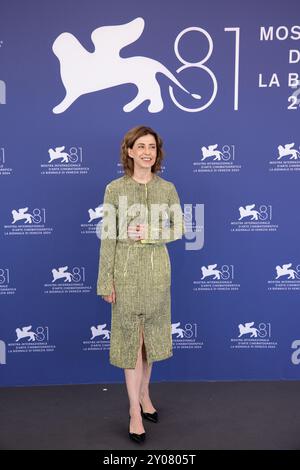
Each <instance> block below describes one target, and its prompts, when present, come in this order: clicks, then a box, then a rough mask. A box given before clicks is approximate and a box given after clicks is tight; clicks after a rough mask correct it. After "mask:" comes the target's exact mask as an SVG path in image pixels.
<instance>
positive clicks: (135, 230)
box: [127, 224, 146, 241]
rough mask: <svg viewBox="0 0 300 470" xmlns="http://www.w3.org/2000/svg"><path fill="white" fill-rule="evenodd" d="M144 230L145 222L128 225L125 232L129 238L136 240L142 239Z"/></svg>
mask: <svg viewBox="0 0 300 470" xmlns="http://www.w3.org/2000/svg"><path fill="white" fill-rule="evenodd" d="M145 231H146V225H145V224H136V225H128V229H127V234H128V236H129V238H132V239H133V240H135V241H138V240H144V238H145Z"/></svg>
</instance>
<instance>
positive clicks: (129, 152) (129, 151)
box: [127, 148, 133, 158]
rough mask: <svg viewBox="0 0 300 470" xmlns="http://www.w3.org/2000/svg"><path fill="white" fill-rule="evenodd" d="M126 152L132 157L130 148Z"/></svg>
mask: <svg viewBox="0 0 300 470" xmlns="http://www.w3.org/2000/svg"><path fill="white" fill-rule="evenodd" d="M127 154H128V157H130V158H133V156H132V149H131V148H129V149H128V151H127Z"/></svg>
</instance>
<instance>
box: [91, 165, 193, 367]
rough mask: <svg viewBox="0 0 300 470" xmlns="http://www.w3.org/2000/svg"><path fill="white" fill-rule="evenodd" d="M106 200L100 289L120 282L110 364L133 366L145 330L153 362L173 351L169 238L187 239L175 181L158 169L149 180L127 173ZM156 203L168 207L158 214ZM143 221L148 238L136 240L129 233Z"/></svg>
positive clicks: (107, 191) (108, 290) (108, 191)
mask: <svg viewBox="0 0 300 470" xmlns="http://www.w3.org/2000/svg"><path fill="white" fill-rule="evenodd" d="M122 196H123V198H122ZM124 201H126V204H127V205H126V207H125V206H124ZM103 203H104V204H103V209H104V217H103V222H102V231H101V242H100V256H99V272H98V280H97V294H98V295H110V294H111V293H112V288H113V285H114V287H115V292H116V302H115V303H114V304H113V303H112V304H111V309H112V312H111V313H112V318H111V337H110V356H109V357H110V363H111V364H112V365H114V366H116V367H120V368H123V369H134V368H135V367H136V362H137V355H138V349H139V338H140V333H141V329H142V330H143V334H144V343H145V349H146V356H147V362H148V364H149V365H150V364H151V363H152V362H154V361H160V360H163V359H167V358H169V357H171V356H172V355H173V352H172V324H171V298H170V286H171V264H170V257H169V253H168V249H167V247H166V243H168V242H171V241H174V240H176V239H180V238H182V235H183V234H184V215H183V212H182V210H181V206H180V200H179V197H178V194H177V191H176V188H175V186H174V184H173V183H171V182H169V181H166V180H164V179H163V178H161V177H160V176H158V175H157V174H153V178H152V179H151V180H150V181H149V182H148V183H139V182H137V181H136V180H134V179H133V178H132V177H130V176H128V175H124V176H122V177H120V178H118V179H115V180H113V181H111V182H110V183H109V184H108V185H107V186H106V189H105V194H104V201H103ZM157 204H159V205H163V208H164V210H162V211H161V212H160V214H159V217H156V218H153V217H151V210H152V209H151V208H152V207H154V206H155V205H157ZM132 205H134V206H132ZM173 205H175V206H176V208H177V209H178V211H177V213H175V211H174V210H173V209H172V208H173V207H174V206H173ZM108 206H109V207H110V211H109V210H108V209H107V208H108ZM171 206H172V207H171ZM124 207H125V209H124ZM156 207H157V206H156ZM161 207H162V206H161ZM143 208H144V212H143ZM132 209H134V210H132ZM136 209H137V210H136ZM138 209H141V210H140V211H139V210H138ZM109 214H110V215H109ZM178 214H179V216H178ZM109 217H110V218H109ZM108 220H109V224H107V221H108ZM166 221H167V222H166ZM133 222H134V223H133ZM138 222H140V223H146V224H147V225H148V232H147V238H146V239H145V240H133V239H132V238H130V237H129V236H128V234H127V228H128V225H129V224H130V223H133V225H135V224H136V223H138ZM166 227H167V230H168V231H167V232H166V231H165V230H166ZM105 230H106V235H107V237H106V238H105V237H104V236H103V233H104V231H105ZM108 233H110V235H109V236H108Z"/></svg>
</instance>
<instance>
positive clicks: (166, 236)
mask: <svg viewBox="0 0 300 470" xmlns="http://www.w3.org/2000/svg"><path fill="white" fill-rule="evenodd" d="M167 213H168V219H169V224H168V226H167V227H161V226H159V227H154V226H153V224H152V226H151V225H149V226H148V234H147V235H148V236H147V239H145V240H140V243H146V244H148V243H169V242H172V241H175V240H179V239H181V238H182V236H183V235H184V233H185V224H184V214H183V212H182V209H181V205H180V199H179V196H178V193H177V191H176V188H175V186H174V184H173V183H171V184H170V190H169V193H168V202H167Z"/></svg>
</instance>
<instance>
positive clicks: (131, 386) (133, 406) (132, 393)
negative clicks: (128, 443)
mask: <svg viewBox="0 0 300 470" xmlns="http://www.w3.org/2000/svg"><path fill="white" fill-rule="evenodd" d="M143 342H144V337H143V334H142V332H141V335H140V346H139V351H138V357H137V362H136V366H135V369H124V373H125V380H126V387H127V393H128V397H129V406H130V408H129V414H130V417H131V419H130V428H129V430H130V432H131V433H135V434H142V433H143V432H145V429H144V426H143V420H142V415H141V408H140V389H141V384H142V375H143V360H142V346H143Z"/></svg>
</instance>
